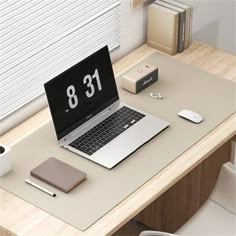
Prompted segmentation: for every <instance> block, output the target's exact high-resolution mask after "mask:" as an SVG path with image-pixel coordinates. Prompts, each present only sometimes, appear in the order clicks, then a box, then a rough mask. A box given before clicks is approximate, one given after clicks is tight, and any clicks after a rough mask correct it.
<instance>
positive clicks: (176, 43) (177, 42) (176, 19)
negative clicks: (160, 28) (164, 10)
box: [172, 14, 179, 55]
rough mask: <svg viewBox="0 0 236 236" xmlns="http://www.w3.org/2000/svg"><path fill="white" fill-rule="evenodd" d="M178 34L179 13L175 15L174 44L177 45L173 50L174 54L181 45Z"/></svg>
mask: <svg viewBox="0 0 236 236" xmlns="http://www.w3.org/2000/svg"><path fill="white" fill-rule="evenodd" d="M178 35H179V14H178V15H176V17H175V37H174V42H173V45H175V47H174V49H173V51H172V52H173V54H172V55H175V54H176V53H177V51H178V45H179V38H178Z"/></svg>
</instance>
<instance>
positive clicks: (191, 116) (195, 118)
mask: <svg viewBox="0 0 236 236" xmlns="http://www.w3.org/2000/svg"><path fill="white" fill-rule="evenodd" d="M178 116H180V117H182V118H184V119H187V120H189V121H192V122H193V123H196V124H198V123H200V122H202V120H203V117H202V116H201V115H199V114H198V113H196V112H194V111H190V110H182V111H180V112H179V113H178Z"/></svg>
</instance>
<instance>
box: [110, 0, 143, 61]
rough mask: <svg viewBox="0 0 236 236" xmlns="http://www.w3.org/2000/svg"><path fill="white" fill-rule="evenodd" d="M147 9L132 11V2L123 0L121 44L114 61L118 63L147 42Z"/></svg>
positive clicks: (113, 56) (114, 53)
mask: <svg viewBox="0 0 236 236" xmlns="http://www.w3.org/2000/svg"><path fill="white" fill-rule="evenodd" d="M146 13H147V10H146V8H143V7H142V6H140V7H137V8H134V9H132V8H131V7H130V0H121V44H120V48H119V49H117V50H116V51H115V52H113V53H112V61H113V62H114V61H117V60H118V59H120V58H121V57H123V56H124V55H126V54H127V53H129V52H131V51H133V50H134V49H135V48H137V47H139V46H140V45H142V44H144V43H145V41H146Z"/></svg>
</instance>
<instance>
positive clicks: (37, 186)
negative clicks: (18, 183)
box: [25, 179, 56, 197]
mask: <svg viewBox="0 0 236 236" xmlns="http://www.w3.org/2000/svg"><path fill="white" fill-rule="evenodd" d="M25 182H26V183H27V184H29V185H31V186H33V187H35V188H37V189H39V190H41V191H43V192H45V193H47V194H49V195H50V196H52V197H56V194H55V193H53V192H50V191H49V190H47V189H45V188H43V187H41V186H39V185H38V184H36V183H34V182H32V181H30V180H28V179H25Z"/></svg>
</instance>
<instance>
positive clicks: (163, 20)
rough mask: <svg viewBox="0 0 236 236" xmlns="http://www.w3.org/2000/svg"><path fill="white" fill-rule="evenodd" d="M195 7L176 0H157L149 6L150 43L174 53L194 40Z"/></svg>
mask: <svg viewBox="0 0 236 236" xmlns="http://www.w3.org/2000/svg"><path fill="white" fill-rule="evenodd" d="M192 15H193V8H192V7H191V6H189V5H188V4H185V3H182V2H179V1H175V0H157V1H155V2H153V3H152V4H151V5H150V6H148V27H147V42H148V45H149V46H151V47H154V48H156V49H158V50H160V51H163V52H165V53H168V54H170V55H174V54H176V53H177V52H183V51H184V50H185V49H186V48H188V47H189V45H190V44H191V42H192Z"/></svg>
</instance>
